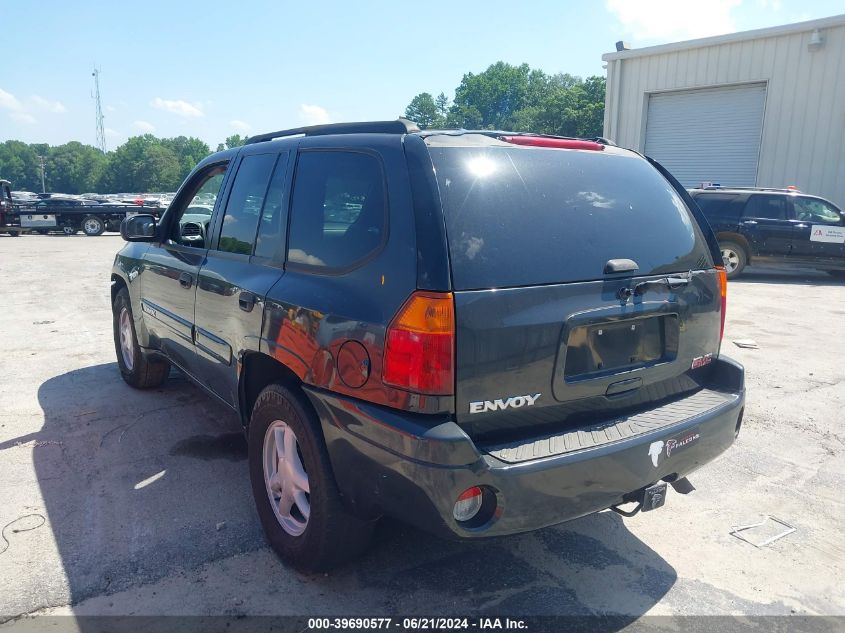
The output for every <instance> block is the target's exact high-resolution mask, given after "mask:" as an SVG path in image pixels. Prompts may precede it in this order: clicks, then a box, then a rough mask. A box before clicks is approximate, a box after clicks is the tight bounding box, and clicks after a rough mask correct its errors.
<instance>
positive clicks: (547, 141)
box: [499, 136, 604, 152]
mask: <svg viewBox="0 0 845 633" xmlns="http://www.w3.org/2000/svg"><path fill="white" fill-rule="evenodd" d="M499 140H501V141H505V142H506V143H513V144H514V145H530V146H532V147H553V148H557V149H587V150H591V151H594V152H595V151H599V152H600V151H602V150H603V149H604V145H602V144H601V143H596V142H595V141H584V140H581V139H576V138H549V137H547V136H500V137H499Z"/></svg>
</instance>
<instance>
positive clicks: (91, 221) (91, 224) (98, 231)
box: [82, 215, 106, 237]
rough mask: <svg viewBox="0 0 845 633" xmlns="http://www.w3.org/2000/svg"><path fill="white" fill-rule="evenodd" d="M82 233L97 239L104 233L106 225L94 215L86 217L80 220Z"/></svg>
mask: <svg viewBox="0 0 845 633" xmlns="http://www.w3.org/2000/svg"><path fill="white" fill-rule="evenodd" d="M82 232H83V233H85V235H87V236H88V237H97V236H98V235H102V234H103V233H105V232H106V224H105V222H103V221H102V220H101V219H100V218H98V217H97V216H96V215H86V216H85V217H84V218H83V219H82Z"/></svg>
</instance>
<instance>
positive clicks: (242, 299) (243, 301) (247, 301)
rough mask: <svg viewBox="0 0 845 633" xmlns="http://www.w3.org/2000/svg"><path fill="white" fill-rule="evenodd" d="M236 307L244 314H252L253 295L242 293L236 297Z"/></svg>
mask: <svg viewBox="0 0 845 633" xmlns="http://www.w3.org/2000/svg"><path fill="white" fill-rule="evenodd" d="M238 305H239V306H240V308H241V310H243V311H244V312H252V309H253V308H254V307H255V295H254V294H252V293H251V292H242V293H241V294H239V295H238Z"/></svg>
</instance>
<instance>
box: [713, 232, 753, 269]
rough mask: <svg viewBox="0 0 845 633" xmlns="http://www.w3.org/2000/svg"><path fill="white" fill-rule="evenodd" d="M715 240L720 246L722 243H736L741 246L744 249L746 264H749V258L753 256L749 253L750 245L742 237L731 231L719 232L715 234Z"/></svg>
mask: <svg viewBox="0 0 845 633" xmlns="http://www.w3.org/2000/svg"><path fill="white" fill-rule="evenodd" d="M716 239H717V240H718V242H719V244H720V245H721V244H722V242H736V243H737V244H739V245H740V246H742V248H743V249H745V260H746V263H751V257H752V256H753V253H752V252H751V244H750V243H749V241H748V240H747V239H745V237H744V236H743V235H740V234H739V233H734V232H732V231H720V232H719V233H716Z"/></svg>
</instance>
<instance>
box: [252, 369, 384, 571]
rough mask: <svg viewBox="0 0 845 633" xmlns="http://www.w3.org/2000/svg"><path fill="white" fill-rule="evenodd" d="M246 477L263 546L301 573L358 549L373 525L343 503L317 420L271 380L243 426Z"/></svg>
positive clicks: (299, 398) (297, 397)
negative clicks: (246, 436) (264, 540)
mask: <svg viewBox="0 0 845 633" xmlns="http://www.w3.org/2000/svg"><path fill="white" fill-rule="evenodd" d="M248 441H249V474H250V481H251V483H252V494H253V496H254V498H255V505H256V509H257V510H258V516H259V518H260V520H261V525H262V527H263V528H264V533H265V535H266V537H267V540H268V542H269V543H270V546H271V547H272V548H273V549H274V550H275V551H276V553H277V554H278V555H279V556H280V557H281V558H282V559H283V560H284V561H286V562H287V563H290V564H291V565H292V566H294V567H295V568H297V569H299V570H302V571H308V572H316V571H325V570H328V569H331V568H334V567H336V566H338V565H340V564H342V563H344V562H346V561H348V560H350V559H352V558H354V557H356V556H358V555H359V554H360V553H361V552H363V551H364V549H366V547H367V545H369V542H370V540H371V537H372V531H373V526H374V522H373V521H365V520H362V519H359V518H357V517H355V516H353V515H351V514H350V513H349V512H348V511H347V510H346V508H345V507H344V506H343V502H342V500H341V497H340V492H339V491H338V488H337V484H336V482H335V479H334V475H333V473H332V469H331V463H330V462H329V456H328V452H327V451H326V447H325V443H324V441H323V434H322V432H321V430H320V424H319V420H318V419H317V416H316V415H315V414H314V412H313V410H312V409H311V407H310V405H309V404H308V403H307V401H305V399H304V397H303V396H302V395H301V394H299V393H296V392H294V391H292V390H290V389H288V388H286V387H283V386H281V385H277V384H273V385H270V386H268V387H267V388H265V389H264V391H262V392H261V393H260V394H259V396H258V398H257V400H256V402H255V407H254V408H253V410H252V417H251V419H250V425H249V440H248Z"/></svg>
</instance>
